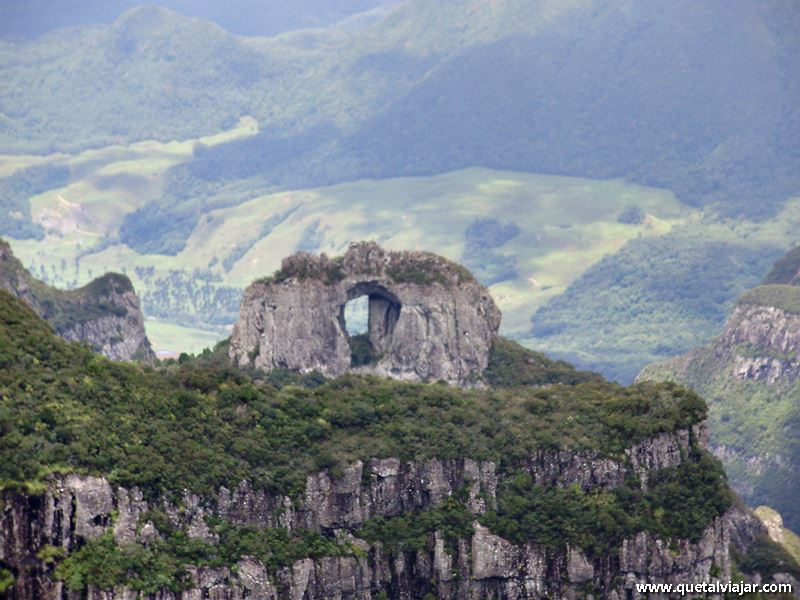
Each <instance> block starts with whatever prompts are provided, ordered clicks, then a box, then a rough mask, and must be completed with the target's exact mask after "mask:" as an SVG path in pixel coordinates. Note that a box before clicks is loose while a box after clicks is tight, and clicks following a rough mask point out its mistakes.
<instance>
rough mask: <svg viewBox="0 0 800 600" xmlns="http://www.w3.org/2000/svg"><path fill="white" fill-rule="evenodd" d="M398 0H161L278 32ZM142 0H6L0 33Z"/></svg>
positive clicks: (259, 31)
mask: <svg viewBox="0 0 800 600" xmlns="http://www.w3.org/2000/svg"><path fill="white" fill-rule="evenodd" d="M399 1H402V0H303V1H302V2H297V1H295V0H228V1H227V2H218V1H216V0H161V1H160V2H159V3H158V4H159V5H161V6H164V7H166V8H170V9H172V10H176V11H178V12H180V13H182V14H185V15H188V16H193V17H202V18H204V19H208V20H210V21H213V22H215V23H217V24H218V25H219V26H220V27H223V28H225V29H227V30H228V31H230V32H232V33H236V34H239V35H276V34H278V33H281V32H283V31H290V30H293V29H304V28H309V27H324V26H327V25H330V24H331V23H334V22H337V21H341V20H344V19H347V18H348V17H352V16H353V15H355V14H358V13H362V12H364V11H369V10H373V9H375V8H380V7H387V6H392V5H394V4H397V3H398V2H399ZM140 4H142V2H141V0H6V2H3V4H2V6H0V38H3V37H4V38H10V39H31V38H36V37H38V36H41V35H44V34H46V33H48V32H50V31H52V30H53V29H58V28H63V27H76V26H80V25H88V24H100V23H110V22H111V21H113V20H115V19H116V18H118V17H119V16H120V15H121V14H122V13H123V12H125V11H126V10H129V9H131V8H133V7H135V6H137V5H140Z"/></svg>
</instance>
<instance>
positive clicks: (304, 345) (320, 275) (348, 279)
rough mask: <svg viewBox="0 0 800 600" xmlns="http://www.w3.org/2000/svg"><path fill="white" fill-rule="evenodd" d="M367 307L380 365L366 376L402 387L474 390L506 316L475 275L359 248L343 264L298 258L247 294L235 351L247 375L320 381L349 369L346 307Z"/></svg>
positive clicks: (432, 260) (418, 255) (435, 261)
mask: <svg viewBox="0 0 800 600" xmlns="http://www.w3.org/2000/svg"><path fill="white" fill-rule="evenodd" d="M365 295H366V296H368V298H369V342H370V346H371V350H372V353H373V356H374V364H371V365H367V366H363V367H359V368H358V371H359V372H362V373H373V374H377V375H382V376H389V377H394V378H397V379H403V380H414V381H435V380H445V381H448V382H453V383H459V384H467V383H469V382H471V381H473V380H475V379H476V378H477V377H479V376H480V374H481V373H482V372H483V370H484V369H485V368H486V366H487V364H488V362H489V351H490V349H491V346H492V341H493V340H494V337H495V335H496V334H497V330H498V328H499V326H500V311H499V310H498V308H497V306H496V305H495V304H494V301H493V300H492V298H491V297H490V296H489V293H488V291H487V290H486V288H484V287H483V286H481V285H480V284H479V283H478V282H477V281H475V279H474V278H473V277H472V276H471V275H470V274H469V272H468V271H467V270H466V269H464V268H463V267H460V266H459V265H456V264H454V263H451V262H449V261H447V260H446V259H444V258H441V257H438V256H436V255H433V254H430V253H427V252H388V251H384V250H382V249H381V248H380V247H379V246H378V245H377V244H375V243H359V244H353V245H352V246H351V247H350V249H349V250H348V251H347V253H346V254H345V255H344V256H342V257H339V258H335V259H329V258H328V257H327V256H325V255H324V254H323V255H321V256H312V255H310V254H307V253H300V254H296V255H294V256H291V257H289V258H286V259H285V260H284V261H283V265H282V267H281V269H280V271H278V272H277V273H276V274H275V275H274V276H272V277H269V278H267V279H263V280H260V281H256V282H255V283H253V284H252V285H251V286H250V287H249V288H247V290H246V291H245V294H244V299H243V301H242V307H241V314H240V317H239V321H238V322H237V323H236V325H235V327H234V330H233V335H232V336H231V343H230V357H231V359H233V361H234V362H236V363H237V364H238V365H240V366H253V367H255V368H257V369H262V370H266V371H269V370H272V369H275V368H286V369H292V370H299V371H304V372H307V371H313V370H316V371H320V372H322V373H324V374H325V375H328V376H331V377H335V376H338V375H341V374H343V373H345V372H347V371H350V370H354V369H353V368H351V353H352V351H351V347H350V338H349V336H348V334H347V330H346V326H345V320H344V308H345V304H346V303H347V302H348V301H350V300H353V299H355V298H358V297H360V296H365Z"/></svg>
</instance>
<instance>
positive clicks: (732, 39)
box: [0, 0, 800, 247]
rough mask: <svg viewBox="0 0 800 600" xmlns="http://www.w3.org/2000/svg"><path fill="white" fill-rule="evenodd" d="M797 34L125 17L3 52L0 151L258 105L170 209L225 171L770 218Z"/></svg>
mask: <svg viewBox="0 0 800 600" xmlns="http://www.w3.org/2000/svg"><path fill="white" fill-rule="evenodd" d="M799 22H800V9H798V8H797V6H796V5H795V4H794V3H787V2H785V1H783V0H768V1H765V2H762V3H758V4H754V3H752V2H746V1H745V0H738V1H737V2H735V3H734V5H731V3H730V2H723V1H722V0H704V1H702V2H689V1H688V0H686V1H680V2H667V1H660V2H657V3H650V4H646V5H644V4H642V3H639V2H634V1H633V0H626V1H617V2H605V1H601V0H595V1H593V2H583V1H578V0H572V1H570V2H563V1H562V2H554V1H544V0H542V1H540V2H537V3H536V4H535V5H533V6H531V4H530V3H529V2H523V1H522V0H501V1H498V2H492V3H486V2H482V1H479V0H469V1H466V2H465V1H463V0H458V1H456V0H446V1H444V2H436V3H430V2H424V1H422V0H417V1H413V2H409V3H406V4H403V5H402V6H400V7H399V8H398V9H397V10H396V11H394V12H392V13H391V14H390V15H389V16H387V17H386V18H385V19H383V20H381V21H379V22H378V23H376V24H374V25H372V26H370V27H367V28H365V29H359V30H357V31H340V30H337V31H331V30H325V31H318V32H305V33H300V34H286V35H282V36H279V37H277V38H269V39H243V38H237V37H235V36H233V35H231V34H228V33H226V32H224V31H223V30H221V29H219V28H218V27H217V26H215V25H213V24H211V23H209V22H206V21H202V20H199V19H187V18H185V17H182V16H180V15H178V14H176V13H172V12H169V11H166V10H163V9H155V8H146V9H135V10H133V11H131V12H129V13H127V14H126V15H124V16H123V17H121V18H120V19H119V20H117V21H116V22H115V23H114V24H113V25H111V26H108V27H100V28H94V29H91V30H85V31H81V33H80V34H79V35H68V34H66V33H62V34H56V33H54V34H52V35H51V36H46V37H45V38H43V39H41V40H39V41H37V42H33V43H28V44H22V45H16V46H15V45H10V46H8V45H7V46H5V47H4V49H3V52H2V53H0V57H1V58H0V65H2V69H3V74H4V78H5V79H6V81H7V82H8V85H7V86H5V87H4V89H3V91H2V92H0V111H1V112H2V113H3V115H4V116H3V123H2V125H3V131H2V132H0V147H2V148H3V151H4V152H12V151H17V152H20V151H31V150H34V151H37V152H41V151H52V150H56V149H69V148H72V149H76V148H85V147H87V146H96V145H98V144H107V143H112V142H117V141H132V140H141V139H149V138H155V139H161V140H166V139H173V138H176V137H183V138H186V137H195V136H197V135H201V134H208V133H212V132H216V131H218V130H219V129H220V128H221V127H222V125H223V124H225V123H230V122H232V120H235V119H236V118H238V117H240V116H243V115H245V114H250V115H252V116H254V117H255V118H256V119H257V120H258V121H259V123H260V125H261V129H262V132H261V133H260V134H259V136H257V137H255V138H253V139H250V140H245V141H239V142H232V143H231V144H226V145H223V146H220V147H218V148H214V149H210V150H208V151H202V152H198V156H197V160H196V162H195V163H193V164H191V165H190V166H188V167H187V168H186V170H183V169H182V170H180V171H179V172H178V173H176V174H175V177H176V178H175V180H174V186H173V187H174V190H173V192H172V196H171V200H170V204H179V203H180V202H179V201H180V200H182V199H185V198H186V197H187V194H188V195H189V196H190V197H191V196H196V195H197V194H199V195H204V194H206V193H207V192H208V190H209V189H213V188H214V185H215V184H216V183H218V182H219V181H220V180H228V181H230V180H234V181H235V180H239V179H244V178H248V177H258V178H260V179H261V180H263V182H264V183H265V184H266V185H268V186H272V187H273V188H274V187H277V188H280V189H290V188H294V189H297V188H303V187H311V186H318V185H323V184H331V183H338V182H343V181H352V180H354V179H361V178H384V177H393V176H399V175H429V174H433V173H441V172H444V171H451V170H455V169H461V168H464V167H468V166H484V167H492V168H505V169H517V170H525V171H530V172H545V173H554V174H564V175H576V176H586V177H593V178H610V177H625V178H628V179H630V180H632V181H635V182H639V183H644V184H647V185H656V186H660V187H667V188H669V189H672V190H674V191H675V192H676V194H677V195H678V196H679V197H680V198H681V199H683V200H685V201H688V202H691V203H694V204H697V205H708V204H713V205H715V206H717V207H718V208H719V210H720V211H722V212H723V213H724V214H728V215H749V216H763V215H768V214H773V213H774V212H775V211H776V210H777V209H778V208H779V207H780V206H781V203H782V202H783V201H784V200H785V199H786V198H787V197H788V196H790V195H792V194H793V193H796V192H797V191H798V189H800V185H799V182H798V179H797V178H798V175H797V169H796V168H795V166H796V165H797V162H798V158H799V157H798V150H797V146H796V144H794V143H793V141H794V139H795V138H796V136H797V132H798V128H799V126H800V110H798V109H797V106H800V102H798V100H799V99H800V87H799V86H800V83H798V78H797V77H795V76H794V74H795V73H796V68H797V64H798V59H799V57H800V48H799V47H798V42H797V36H795V35H793V34H794V33H795V32H796V31H797V28H798V23H799ZM212 90H213V91H212ZM165 92H167V93H165ZM87 115H91V117H87ZM186 171H188V172H186ZM767 173H768V174H769V175H767ZM154 208H156V209H159V210H160V211H162V212H164V213H166V214H165V218H167V220H169V216H168V215H169V211H168V210H166V209H165V208H164V207H163V206H156V207H154ZM140 217H142V215H141V214H140V215H137V218H140ZM139 236H145V237H146V235H145V234H144V233H141V232H140V233H139ZM125 239H126V241H127V242H128V243H129V244H130V245H132V246H133V247H136V246H137V245H138V244H142V243H143V241H144V240H141V239H137V237H136V236H126V237H125Z"/></svg>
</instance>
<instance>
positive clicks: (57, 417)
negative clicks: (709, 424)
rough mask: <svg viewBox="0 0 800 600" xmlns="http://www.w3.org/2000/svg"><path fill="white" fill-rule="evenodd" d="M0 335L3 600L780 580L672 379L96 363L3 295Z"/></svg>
mask: <svg viewBox="0 0 800 600" xmlns="http://www.w3.org/2000/svg"><path fill="white" fill-rule="evenodd" d="M0 340H2V347H0V365H2V369H0V408H1V409H2V410H0V431H3V432H4V435H2V436H0V500H2V504H3V507H4V510H3V511H2V514H0V533H1V534H2V535H0V586H1V587H0V591H2V592H3V593H4V594H5V597H7V598H9V599H10V600H34V599H36V600H56V599H57V598H62V597H63V595H64V593H65V592H66V593H68V594H73V595H86V596H87V597H100V595H102V597H104V598H107V599H110V600H115V599H117V598H127V597H130V596H131V595H139V594H141V596H142V597H144V598H147V599H149V600H152V599H154V598H162V599H165V600H175V599H177V598H179V597H183V596H182V594H183V593H185V594H191V595H192V596H203V595H212V594H216V595H225V596H228V595H230V596H231V597H240V596H248V595H249V596H252V597H261V598H272V599H278V598H289V597H293V598H294V597H302V596H304V595H308V596H309V597H312V598H326V597H335V596H342V597H345V596H347V595H350V596H360V597H379V598H387V599H388V598H391V599H393V600H395V599H399V598H403V597H412V596H413V597H425V596H426V594H427V595H429V596H433V594H434V593H435V594H436V596H437V597H440V598H448V599H455V598H463V597H465V596H469V597H474V598H479V599H488V598H491V597H496V596H497V595H506V596H508V595H510V594H514V597H518V598H533V597H540V596H541V595H542V594H548V595H559V596H561V595H579V594H585V593H589V592H591V593H592V594H593V595H598V596H609V597H612V596H614V595H616V597H622V596H624V595H625V594H626V590H628V591H629V592H631V593H632V588H633V586H634V585H635V584H636V583H675V584H677V583H679V582H685V581H687V580H689V581H694V580H698V581H700V580H708V579H709V578H710V577H719V578H720V579H722V580H723V581H725V580H728V579H730V578H731V577H732V576H733V573H734V572H732V570H731V569H735V568H738V569H741V570H742V571H746V572H747V573H749V575H745V576H746V577H748V580H750V578H752V577H754V576H757V577H759V578H761V580H766V581H770V580H772V581H782V582H790V583H791V582H795V583H796V580H797V578H798V577H800V568H799V567H798V566H797V565H796V564H795V563H794V561H793V559H791V557H790V556H788V555H787V554H786V553H785V552H783V551H782V550H781V549H780V548H779V547H778V546H776V545H775V544H774V543H772V542H770V541H769V539H768V538H767V537H766V535H765V534H764V533H763V531H762V530H764V527H763V526H761V525H760V524H759V521H758V520H757V519H756V518H755V517H753V516H752V515H750V514H749V513H747V511H746V510H744V509H743V508H741V507H738V506H737V505H736V503H735V501H734V499H733V498H732V495H731V493H730V491H729V490H728V487H727V484H726V482H725V478H724V473H723V472H722V470H721V468H720V466H719V463H718V462H717V461H715V459H713V458H712V457H711V456H710V455H709V454H708V452H707V451H706V450H705V443H706V442H705V436H706V434H705V427H704V425H703V419H704V417H705V412H706V409H705V405H704V403H703V401H702V400H701V399H700V398H698V397H697V396H696V395H694V394H693V393H691V392H689V391H687V390H685V389H682V388H680V387H678V386H674V385H671V384H639V385H636V386H631V387H629V388H622V387H620V386H618V385H615V384H609V383H605V382H602V381H593V382H588V383H579V384H577V385H569V384H563V383H561V384H559V383H556V384H555V385H550V386H545V387H541V386H528V387H524V386H523V387H514V388H510V389H509V388H505V389H504V388H501V387H498V388H488V387H487V388H483V389H477V390H463V389H459V388H454V387H449V386H446V385H441V384H433V385H422V384H410V383H403V382H396V381H391V380H379V379H376V378H362V377H354V376H352V375H351V376H346V377H343V378H339V379H334V380H330V381H325V380H324V379H320V378H319V377H316V376H313V375H306V376H297V375H292V374H290V373H277V372H273V373H271V374H269V375H267V376H266V377H264V378H259V379H256V380H253V379H251V377H250V376H249V375H248V374H246V373H245V372H243V371H240V370H237V369H236V368H235V367H233V366H232V365H230V364H229V363H228V362H227V360H226V359H225V354H226V353H225V348H224V346H223V347H220V348H219V349H218V350H217V351H216V352H213V353H212V352H207V353H206V354H205V356H203V357H200V358H196V359H189V360H185V361H181V362H180V363H173V364H169V365H166V366H163V367H158V366H157V367H156V368H152V367H146V366H142V365H139V364H123V363H114V362H111V361H107V360H106V359H103V358H98V357H97V356H96V355H93V354H92V353H90V352H89V351H88V349H86V348H85V347H82V346H80V345H76V344H70V343H68V342H66V341H64V340H62V339H59V338H57V337H56V336H54V335H53V333H52V330H51V329H50V328H49V327H48V326H47V324H46V323H45V322H44V321H42V320H41V319H39V318H38V316H37V315H36V314H35V313H34V312H33V311H32V310H31V309H30V308H29V307H28V306H26V305H25V304H24V303H23V302H22V301H21V300H19V299H18V298H16V297H15V296H13V295H11V294H9V293H7V292H5V291H0ZM255 375H257V373H255ZM18 390H24V393H21V392H19V391H18ZM98 392H100V393H98ZM19 423H24V424H25V426H24V427H19V426H18V424H19ZM20 449H22V450H23V451H22V452H21V451H20ZM734 539H735V540H736V543H741V544H743V545H740V546H737V548H739V550H737V553H736V554H731V550H730V545H729V542H730V541H733V540H734ZM751 553H754V554H752V555H751ZM612 557H613V558H612ZM734 558H735V563H734V564H732V562H731V561H732V559H734ZM748 566H751V567H754V569H753V570H748V569H746V568H745V567H748ZM735 573H736V576H737V577H738V576H739V572H738V571H737V572H735ZM756 573H759V574H760V575H756ZM530 582H533V583H530Z"/></svg>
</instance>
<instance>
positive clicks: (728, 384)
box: [639, 271, 800, 529]
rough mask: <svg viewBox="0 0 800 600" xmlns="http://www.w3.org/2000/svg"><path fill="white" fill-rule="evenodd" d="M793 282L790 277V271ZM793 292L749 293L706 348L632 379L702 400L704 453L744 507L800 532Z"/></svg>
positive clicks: (799, 370) (798, 368)
mask: <svg viewBox="0 0 800 600" xmlns="http://www.w3.org/2000/svg"><path fill="white" fill-rule="evenodd" d="M791 275H792V277H795V275H794V271H792V274H791ZM798 298H800V287H796V286H789V285H783V284H779V285H767V286H762V287H759V288H756V289H754V290H752V291H751V292H749V293H748V294H747V295H746V296H745V297H744V298H742V300H741V301H740V303H739V304H738V305H737V306H736V307H735V308H734V310H733V311H732V313H731V315H730V317H729V319H728V321H727V323H726V325H725V329H724V330H723V332H722V333H721V335H720V336H719V337H717V338H716V339H714V340H713V341H712V342H711V343H710V344H709V345H708V346H705V347H702V348H698V349H695V350H693V351H691V352H689V353H688V354H686V355H684V356H680V357H677V358H674V359H671V360H668V361H665V362H663V363H658V364H655V365H650V366H648V367H647V368H645V369H644V370H643V371H642V373H641V374H640V375H639V380H644V379H650V380H673V381H676V382H678V383H682V384H684V385H687V386H688V387H691V388H693V389H694V390H695V391H697V392H698V393H699V394H701V395H702V396H704V397H705V398H706V399H707V400H708V404H709V410H710V414H709V422H710V426H711V449H712V450H713V452H714V453H715V454H716V455H717V456H718V457H719V458H720V459H721V460H722V462H723V464H724V465H725V469H726V471H727V472H728V475H729V477H730V479H731V484H732V486H733V488H734V489H735V490H736V491H737V492H738V493H739V494H741V495H742V497H743V498H744V499H745V500H746V501H747V503H748V504H750V505H751V506H758V505H759V504H766V505H769V506H773V507H775V508H776V509H778V510H779V512H780V513H781V514H782V515H783V516H784V518H785V519H786V521H787V523H788V524H789V527H790V528H794V529H796V528H798V527H800V505H798V503H797V491H798V490H799V489H800V429H798V427H797V426H796V423H798V422H800V421H799V419H800V354H799V353H798V350H799V349H800V311H798V309H797V308H798V305H797V300H798Z"/></svg>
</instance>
